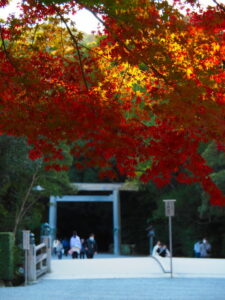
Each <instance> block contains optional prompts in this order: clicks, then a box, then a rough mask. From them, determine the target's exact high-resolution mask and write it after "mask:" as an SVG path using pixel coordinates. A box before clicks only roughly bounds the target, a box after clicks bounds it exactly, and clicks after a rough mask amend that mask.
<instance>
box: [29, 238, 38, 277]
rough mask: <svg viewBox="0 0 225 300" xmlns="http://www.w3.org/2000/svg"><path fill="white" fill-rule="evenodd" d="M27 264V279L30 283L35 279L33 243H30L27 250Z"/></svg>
mask: <svg viewBox="0 0 225 300" xmlns="http://www.w3.org/2000/svg"><path fill="white" fill-rule="evenodd" d="M27 264H28V272H27V281H28V283H32V282H34V281H36V280H37V274H36V251H35V245H34V244H31V245H30V249H29V250H28V257H27Z"/></svg>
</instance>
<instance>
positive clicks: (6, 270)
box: [0, 232, 14, 280]
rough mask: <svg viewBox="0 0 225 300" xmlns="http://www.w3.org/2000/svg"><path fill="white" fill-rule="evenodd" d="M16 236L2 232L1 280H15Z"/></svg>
mask: <svg viewBox="0 0 225 300" xmlns="http://www.w3.org/2000/svg"><path fill="white" fill-rule="evenodd" d="M13 249H14V234H13V233H12V232H0V280H13V270H14V262H13V256H14V255H13Z"/></svg>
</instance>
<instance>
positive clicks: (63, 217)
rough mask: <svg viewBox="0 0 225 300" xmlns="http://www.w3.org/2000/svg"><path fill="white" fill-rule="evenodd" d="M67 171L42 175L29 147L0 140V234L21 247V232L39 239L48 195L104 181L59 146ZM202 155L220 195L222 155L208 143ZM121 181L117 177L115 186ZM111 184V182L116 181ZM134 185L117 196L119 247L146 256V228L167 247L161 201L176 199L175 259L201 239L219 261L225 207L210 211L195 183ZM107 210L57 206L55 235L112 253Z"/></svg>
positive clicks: (224, 248)
mask: <svg viewBox="0 0 225 300" xmlns="http://www.w3.org/2000/svg"><path fill="white" fill-rule="evenodd" d="M62 148H63V152H64V155H65V160H64V161H63V162H61V163H63V164H68V166H71V168H70V171H69V172H66V171H63V172H56V171H50V172H46V171H45V168H44V167H45V166H44V163H43V162H42V161H41V160H36V161H31V160H30V159H29V157H28V150H29V146H28V145H27V143H26V141H25V140H24V139H18V138H14V137H9V136H1V137H0V166H1V168H0V231H1V232H6V231H11V232H14V233H15V234H16V241H17V244H20V242H21V236H22V234H21V231H22V230H23V229H29V230H31V231H33V232H34V233H35V236H36V241H37V242H38V239H39V236H40V227H41V224H42V223H44V222H46V221H48V205H49V196H50V195H63V194H74V193H77V191H76V190H74V189H73V188H72V187H71V185H70V182H103V181H104V182H110V179H109V178H105V179H104V180H102V179H101V180H100V179H99V178H98V172H99V170H98V169H97V168H88V169H84V170H77V169H76V168H75V167H74V163H75V162H76V160H75V158H73V157H72V156H71V155H70V154H69V153H70V152H69V149H68V148H67V147H66V146H64V145H62ZM200 151H201V153H202V156H203V157H204V158H205V159H206V160H207V162H208V164H209V165H210V166H211V167H212V168H213V169H214V172H213V173H212V174H211V176H212V178H213V180H214V181H215V183H216V184H217V185H218V186H219V187H220V188H221V189H222V190H223V191H224V192H225V156H224V153H223V152H220V151H219V150H218V149H217V148H216V147H215V145H214V144H213V143H210V144H207V145H203V146H202V149H200ZM124 179H125V178H122V177H120V176H119V177H118V178H117V180H116V181H117V182H121V181H122V180H124ZM126 180H127V179H126ZM116 181H114V182H116ZM135 184H139V191H138V192H121V194H120V198H121V225H122V227H121V236H122V244H123V245H126V244H129V245H130V244H134V245H135V251H134V254H135V255H147V254H148V253H149V241H148V237H147V230H146V228H147V227H148V226H149V225H152V226H153V227H154V229H155V238H154V242H156V241H157V240H161V241H162V242H163V243H166V244H167V245H168V218H167V217H165V213H164V203H163V199H176V204H175V217H174V218H173V246H174V255H175V256H184V257H191V256H193V244H194V242H195V241H196V240H198V239H202V238H203V237H206V238H207V239H208V240H209V242H210V243H211V244H212V257H225V207H216V206H211V205H210V203H209V200H208V198H207V195H206V194H205V193H204V192H203V190H202V189H201V187H200V186H199V185H198V184H193V185H181V184H178V183H177V182H175V181H174V182H171V183H170V184H169V185H168V186H165V187H164V188H161V189H157V188H156V187H155V186H154V185H153V184H152V183H151V182H149V183H148V184H145V185H142V184H140V183H138V182H135ZM112 227H113V225H112V206H111V204H110V203H69V204H68V203H61V204H60V203H59V205H58V236H59V237H60V238H64V237H67V238H69V237H70V236H71V234H72V231H73V230H74V229H75V230H77V231H78V233H79V235H80V236H81V237H84V238H85V237H87V236H88V234H89V233H90V232H94V233H95V234H96V239H97V241H98V245H99V251H100V252H108V251H110V250H111V249H112V242H113V229H112Z"/></svg>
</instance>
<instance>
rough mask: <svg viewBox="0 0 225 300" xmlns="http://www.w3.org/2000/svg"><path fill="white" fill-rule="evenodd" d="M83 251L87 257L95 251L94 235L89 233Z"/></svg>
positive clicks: (91, 255) (91, 256) (92, 255)
mask: <svg viewBox="0 0 225 300" xmlns="http://www.w3.org/2000/svg"><path fill="white" fill-rule="evenodd" d="M85 252H86V256H87V258H93V257H94V255H95V254H96V253H97V243H96V241H95V235H94V234H93V233H91V234H90V235H89V238H88V239H87V240H86V241H85Z"/></svg>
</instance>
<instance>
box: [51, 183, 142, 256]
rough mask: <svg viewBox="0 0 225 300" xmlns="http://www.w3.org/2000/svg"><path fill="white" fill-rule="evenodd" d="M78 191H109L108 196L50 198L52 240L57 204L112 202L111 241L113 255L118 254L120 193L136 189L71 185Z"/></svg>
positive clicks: (54, 234)
mask: <svg viewBox="0 0 225 300" xmlns="http://www.w3.org/2000/svg"><path fill="white" fill-rule="evenodd" d="M72 185H73V186H75V187H76V188H77V189H78V190H79V191H111V194H110V195H108V196H103V195H97V196H96V195H88V196H87V195H86V196H83V195H72V196H71V195H70V196H68V195H65V196H62V197H58V196H57V197H55V196H51V197H50V205H49V225H50V227H51V231H52V239H55V237H56V228H57V202H112V204H113V241H114V243H113V244H114V254H115V255H119V254H120V245H121V220H120V194H119V192H120V191H137V187H134V186H130V185H128V184H125V183H73V184H72Z"/></svg>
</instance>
